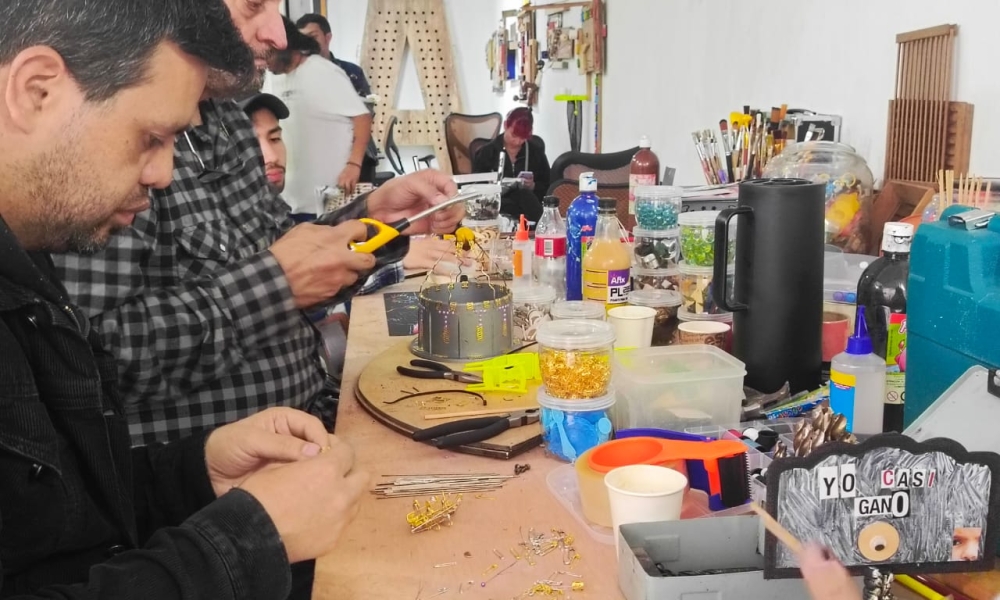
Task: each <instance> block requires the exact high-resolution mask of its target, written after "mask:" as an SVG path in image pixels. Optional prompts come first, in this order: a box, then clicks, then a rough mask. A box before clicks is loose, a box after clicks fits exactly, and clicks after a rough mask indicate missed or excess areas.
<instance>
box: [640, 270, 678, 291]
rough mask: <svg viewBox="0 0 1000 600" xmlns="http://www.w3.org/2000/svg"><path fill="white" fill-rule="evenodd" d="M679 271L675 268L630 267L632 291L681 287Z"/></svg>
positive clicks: (676, 288) (675, 289) (676, 289)
mask: <svg viewBox="0 0 1000 600" xmlns="http://www.w3.org/2000/svg"><path fill="white" fill-rule="evenodd" d="M680 284H681V272H680V271H679V270H677V269H640V268H638V267H636V268H633V269H632V291H636V290H673V291H678V290H680V289H681V285H680Z"/></svg>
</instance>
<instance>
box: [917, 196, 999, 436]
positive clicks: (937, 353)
mask: <svg viewBox="0 0 1000 600" xmlns="http://www.w3.org/2000/svg"><path fill="white" fill-rule="evenodd" d="M967 210H971V209H970V208H969V207H966V206H952V207H949V208H947V209H945V211H944V213H943V214H942V215H941V221H938V222H936V223H924V224H922V225H921V226H920V227H919V228H918V229H917V232H916V235H915V236H914V238H913V247H912V250H911V253H910V279H909V289H908V290H907V292H908V293H907V300H908V303H907V327H908V329H909V331H908V333H907V340H906V355H907V356H906V397H905V404H904V417H905V422H906V424H907V425H909V424H910V423H912V422H913V421H914V420H915V419H916V418H917V417H918V416H920V414H921V413H923V412H924V411H925V410H927V408H928V407H929V406H930V405H931V404H932V403H933V402H934V401H935V400H937V399H938V397H939V396H940V395H941V394H943V393H944V391H945V390H946V389H948V387H949V386H950V385H951V384H953V383H954V382H955V381H957V380H958V378H959V377H961V376H962V374H963V373H965V371H967V370H968V369H969V368H970V367H972V366H973V365H982V366H984V367H987V368H990V369H996V368H1000V342H998V340H997V338H998V335H1000V218H997V217H994V218H993V219H992V220H990V222H989V224H988V226H987V227H986V228H984V229H979V230H975V231H968V230H966V229H964V228H961V227H953V226H950V225H949V224H948V218H949V217H951V216H952V215H956V214H959V213H962V212H965V211H967ZM969 418H975V415H969Z"/></svg>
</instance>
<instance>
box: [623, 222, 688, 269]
mask: <svg viewBox="0 0 1000 600" xmlns="http://www.w3.org/2000/svg"><path fill="white" fill-rule="evenodd" d="M679 236H680V230H679V229H664V230H659V231H657V230H652V229H643V228H642V227H636V228H634V229H633V230H632V238H633V241H632V266H634V267H639V268H642V269H661V270H662V269H676V268H677V262H678V261H679V260H680V258H681V247H680V239H679Z"/></svg>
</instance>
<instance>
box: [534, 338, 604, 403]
mask: <svg viewBox="0 0 1000 600" xmlns="http://www.w3.org/2000/svg"><path fill="white" fill-rule="evenodd" d="M535 339H536V340H537V341H538V362H539V366H540V367H541V371H542V383H544V384H545V389H546V391H547V393H548V395H549V396H552V397H553V398H558V399H560V400H591V399H594V398H599V397H601V396H603V395H605V394H607V393H608V386H609V385H610V384H611V353H612V348H613V346H614V343H615V331H614V329H613V328H612V327H611V324H610V323H607V322H605V321H595V320H579V319H571V320H564V321H546V322H543V323H542V324H541V325H540V326H539V328H538V334H537V335H536V336H535Z"/></svg>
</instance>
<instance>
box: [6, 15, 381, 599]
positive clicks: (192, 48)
mask: <svg viewBox="0 0 1000 600" xmlns="http://www.w3.org/2000/svg"><path fill="white" fill-rule="evenodd" d="M268 1H270V0H268ZM258 4H259V2H258ZM245 8H246V11H247V12H246V13H245V14H243V15H241V16H242V17H246V18H250V17H252V15H250V12H252V10H253V6H251V5H250V4H248V5H247V6H246V7H245ZM233 16H234V17H236V15H233ZM0 23H2V24H3V25H2V27H3V33H2V35H0V567H2V571H0V597H4V598H8V597H17V598H25V599H27V598H61V599H66V598H81V599H82V598H116V599H117V598H122V599H128V598H137V599H142V600H158V599H168V598H169V599H201V598H204V599H206V600H207V599H212V600H215V599H233V600H235V599H237V598H239V599H258V598H259V599H262V600H264V599H268V600H272V599H273V600H281V599H282V598H284V597H285V596H286V595H287V594H288V591H289V588H290V579H291V577H290V569H289V564H290V563H298V562H301V561H306V560H310V559H314V558H316V557H318V556H321V555H323V554H325V553H327V552H329V551H330V550H331V548H332V546H333V544H334V542H335V540H336V538H337V537H338V536H339V534H340V532H341V531H342V530H343V528H344V527H345V526H346V524H347V523H348V522H349V521H350V519H351V518H353V515H354V514H355V511H356V510H357V502H358V499H359V498H360V496H361V495H362V494H363V491H364V489H365V487H366V486H367V476H366V475H365V474H363V473H360V472H357V471H353V469H352V467H353V462H354V459H353V454H352V452H351V450H350V449H349V448H348V447H347V446H346V445H344V444H343V443H342V442H339V441H338V440H337V439H336V438H334V437H332V436H328V435H327V433H326V431H325V430H324V428H323V427H322V425H321V423H320V422H319V421H318V420H317V419H315V418H313V417H310V416H308V415H306V414H305V413H302V412H300V411H295V410H290V409H272V410H268V411H265V412H262V413H258V414H257V415H255V416H253V417H250V418H248V419H245V420H243V421H240V422H237V423H234V424H232V425H228V426H225V427H221V428H219V429H216V430H214V431H211V432H205V433H203V434H200V435H197V436H195V437H192V438H188V439H184V440H180V441H177V442H174V443H171V444H169V445H166V446H163V445H150V446H146V447H142V448H136V449H131V448H130V439H129V434H128V427H127V424H126V421H125V418H124V416H123V413H122V407H121V403H120V401H119V398H118V393H117V382H116V380H117V368H116V366H115V359H114V357H112V356H110V355H109V354H107V353H106V352H104V351H103V350H102V349H101V348H100V345H99V343H98V342H97V338H96V335H95V333H94V331H93V330H92V329H91V328H90V326H89V323H88V320H87V318H86V316H85V315H83V314H81V311H80V310H79V309H77V308H75V307H74V306H73V305H72V303H71V302H70V301H69V300H68V298H67V295H66V291H65V289H64V288H63V287H62V285H61V284H60V283H59V281H58V280H57V279H56V278H55V277H53V275H52V263H51V260H50V259H49V257H48V255H47V254H45V253H46V252H48V251H65V250H75V251H93V250H96V249H98V248H100V247H101V246H102V245H103V244H105V243H106V242H107V240H108V238H109V237H110V236H111V235H112V234H113V233H114V232H115V231H116V230H118V229H122V228H124V227H127V226H128V225H129V224H130V223H131V222H132V220H133V218H134V216H135V214H136V213H138V212H140V211H143V210H146V209H147V208H148V207H149V202H148V199H147V198H148V189H149V188H162V187H165V186H166V185H168V184H169V182H170V179H171V173H172V170H173V137H174V135H175V134H176V133H177V132H178V131H183V130H184V129H186V128H187V126H188V124H189V123H190V122H191V119H192V118H194V116H195V114H196V112H197V111H196V105H197V102H198V100H199V98H200V97H201V96H202V94H203V92H204V89H205V83H206V80H207V78H208V77H209V76H210V75H212V76H222V75H223V74H224V72H228V74H227V75H226V76H227V77H230V78H232V77H235V78H236V79H240V78H246V79H249V78H250V75H252V74H253V68H252V66H251V65H252V64H253V57H252V55H251V53H250V52H249V51H248V49H247V47H246V46H245V45H244V44H243V43H242V42H241V40H240V36H239V33H238V32H237V31H236V30H235V28H234V27H233V20H232V19H231V18H230V15H229V13H228V11H227V9H226V7H225V5H224V4H223V3H222V1H221V0H157V1H149V0H3V2H0ZM347 229H348V232H347V234H345V240H344V243H346V242H347V241H348V240H349V239H363V237H364V235H365V227H364V226H363V225H361V224H359V223H355V224H354V225H353V226H347Z"/></svg>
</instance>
